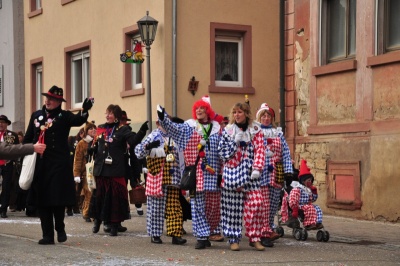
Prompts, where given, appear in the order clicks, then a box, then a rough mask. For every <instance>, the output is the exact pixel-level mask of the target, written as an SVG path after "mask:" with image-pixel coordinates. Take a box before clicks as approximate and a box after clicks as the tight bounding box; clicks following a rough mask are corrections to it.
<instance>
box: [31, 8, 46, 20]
mask: <svg viewBox="0 0 400 266" xmlns="http://www.w3.org/2000/svg"><path fill="white" fill-rule="evenodd" d="M42 13H43V9H42V8H39V9H36V10H33V11H32V12H29V13H28V18H33V17H36V16H39V15H41V14H42Z"/></svg>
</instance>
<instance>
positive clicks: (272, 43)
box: [24, 0, 279, 129]
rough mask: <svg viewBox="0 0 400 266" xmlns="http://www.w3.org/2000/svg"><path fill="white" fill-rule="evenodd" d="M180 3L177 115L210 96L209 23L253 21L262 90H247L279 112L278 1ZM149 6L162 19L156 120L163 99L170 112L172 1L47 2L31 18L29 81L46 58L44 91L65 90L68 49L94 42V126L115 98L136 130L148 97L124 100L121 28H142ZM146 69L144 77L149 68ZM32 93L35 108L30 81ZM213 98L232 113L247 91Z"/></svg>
mask: <svg viewBox="0 0 400 266" xmlns="http://www.w3.org/2000/svg"><path fill="white" fill-rule="evenodd" d="M177 3H178V4H177V111H178V116H180V117H182V118H189V117H190V113H191V111H190V110H191V106H192V104H193V102H194V101H196V100H198V99H199V98H200V97H201V96H203V95H205V94H210V93H208V85H209V84H210V48H209V47H210V22H222V23H232V24H242V25H251V26H252V36H253V38H252V61H253V64H252V70H253V75H252V82H253V87H255V90H256V93H255V94H254V95H249V98H250V103H251V106H252V109H253V112H254V113H255V112H256V109H257V108H258V106H260V104H261V103H262V102H265V101H267V102H268V103H269V104H270V105H271V106H272V107H273V108H275V110H278V109H279V98H278V96H279V89H278V85H279V76H278V75H279V72H278V70H279V61H278V59H279V58H278V55H279V52H278V51H279V50H278V49H279V39H278V37H279V34H278V31H279V24H278V22H279V20H278V18H279V2H278V1H254V0H245V1H243V0H223V1H211V0H210V1H177ZM28 9H29V4H28V1H25V2H24V10H25V11H24V12H25V14H27V13H28ZM146 10H149V11H150V16H152V17H153V18H155V19H156V20H158V21H159V24H158V30H157V36H156V39H155V42H154V43H153V45H152V46H151V87H152V110H153V112H152V118H153V121H154V120H156V118H157V113H156V108H155V107H156V105H157V104H161V105H163V106H165V107H166V109H167V111H168V112H169V113H172V0H166V1H164V0H148V1H144V2H141V3H140V4H137V3H136V4H135V3H133V2H132V1H129V0H119V1H117V2H112V3H110V1H107V0H86V1H74V2H71V3H69V4H67V5H65V6H62V5H61V3H60V1H44V3H43V14H41V15H38V16H36V17H33V18H30V19H29V18H26V23H25V33H26V35H25V38H26V47H25V49H26V57H25V70H26V74H25V81H26V84H30V82H29V80H30V69H29V67H30V66H29V61H30V60H32V59H35V58H39V57H43V60H44V61H43V73H44V88H45V90H46V91H47V90H48V89H49V88H50V87H51V86H52V85H54V84H56V85H59V86H61V87H63V88H64V87H65V80H64V79H65V77H64V76H65V62H64V61H65V59H64V48H65V47H69V46H72V45H75V44H79V43H82V42H85V41H89V40H90V41H91V55H90V57H91V75H92V78H91V96H93V97H94V98H95V106H94V107H93V110H92V111H91V114H90V119H93V120H95V121H96V123H100V122H102V121H104V111H105V108H106V107H107V105H108V104H110V103H116V104H119V105H120V106H121V107H122V108H123V109H125V110H126V111H127V112H128V116H129V117H130V118H132V120H133V121H132V124H133V125H134V129H137V127H138V125H139V124H140V123H141V122H143V121H145V120H146V117H147V116H146V95H145V94H144V95H139V96H133V97H125V98H121V97H120V94H119V93H120V91H121V90H122V87H123V63H122V62H120V60H119V54H120V53H122V52H123V51H124V48H123V28H126V27H129V26H132V25H136V22H137V20H139V19H140V18H142V17H143V16H144V15H145V14H146ZM266 14H268V15H266ZM144 52H145V49H144ZM146 60H147V59H146ZM144 64H146V61H145V62H144ZM143 72H144V77H143V81H144V82H145V81H146V76H145V75H146V67H145V66H144V71H143ZM192 76H195V77H196V80H199V81H200V83H199V90H198V92H197V94H196V95H195V96H192V94H191V93H190V92H189V91H187V87H188V83H189V79H190V78H191V77H192ZM144 87H145V88H146V85H144ZM26 92H27V97H26V100H25V103H26V105H28V106H29V105H30V88H29V86H27V87H26ZM210 96H211V99H212V100H211V102H212V106H213V107H214V108H215V110H216V112H217V113H220V114H227V113H228V111H229V108H230V107H231V106H232V105H233V104H234V103H235V102H237V101H244V94H235V95H233V94H222V93H212V94H210ZM27 109H29V108H27ZM26 115H30V110H27V111H26ZM278 117H279V116H278Z"/></svg>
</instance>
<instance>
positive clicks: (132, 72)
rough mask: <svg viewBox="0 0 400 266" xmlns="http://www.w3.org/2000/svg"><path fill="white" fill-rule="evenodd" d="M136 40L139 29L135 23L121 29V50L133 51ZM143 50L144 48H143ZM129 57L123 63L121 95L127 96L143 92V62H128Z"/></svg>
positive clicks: (138, 39) (138, 37)
mask: <svg viewBox="0 0 400 266" xmlns="http://www.w3.org/2000/svg"><path fill="white" fill-rule="evenodd" d="M136 41H140V35H139V29H138V27H137V25H136V24H135V25H133V26H130V27H126V28H124V29H123V44H124V46H123V51H124V52H125V51H127V50H129V51H131V52H132V51H133V49H134V47H135V43H136ZM143 50H144V48H143ZM130 60H131V58H128V60H127V61H126V62H124V63H122V62H121V64H123V87H122V91H121V93H120V96H121V97H129V96H134V95H142V94H144V87H143V64H141V63H132V62H129V61H130Z"/></svg>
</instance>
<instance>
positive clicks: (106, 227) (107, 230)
mask: <svg viewBox="0 0 400 266" xmlns="http://www.w3.org/2000/svg"><path fill="white" fill-rule="evenodd" d="M103 231H104V232H105V233H110V232H111V225H110V224H106V223H104V226H103Z"/></svg>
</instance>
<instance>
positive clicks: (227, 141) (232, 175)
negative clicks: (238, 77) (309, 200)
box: [218, 103, 265, 251]
mask: <svg viewBox="0 0 400 266" xmlns="http://www.w3.org/2000/svg"><path fill="white" fill-rule="evenodd" d="M218 153H219V155H220V157H221V158H222V159H223V161H224V168H223V173H222V177H223V179H222V196H221V224H222V230H223V233H224V235H225V236H226V237H228V238H229V244H230V249H231V250H232V251H239V250H240V246H239V242H240V241H241V239H242V219H244V227H245V228H246V236H247V237H248V238H249V241H250V242H249V245H250V246H251V247H254V248H255V249H256V250H258V251H262V250H264V249H265V248H264V247H263V246H262V245H261V236H262V235H261V229H262V213H263V208H264V206H263V204H262V195H261V192H260V172H261V171H262V169H263V168H264V163H265V148H264V138H263V135H262V132H261V128H260V126H259V124H258V123H254V122H253V119H252V117H251V111H250V106H249V105H248V104H247V103H237V104H235V105H234V106H233V107H232V109H231V112H230V124H228V125H227V126H226V127H225V129H224V131H223V132H222V137H221V141H220V143H219V146H218Z"/></svg>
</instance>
